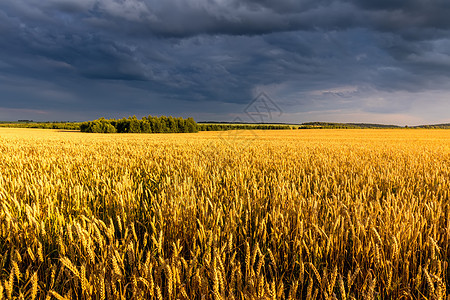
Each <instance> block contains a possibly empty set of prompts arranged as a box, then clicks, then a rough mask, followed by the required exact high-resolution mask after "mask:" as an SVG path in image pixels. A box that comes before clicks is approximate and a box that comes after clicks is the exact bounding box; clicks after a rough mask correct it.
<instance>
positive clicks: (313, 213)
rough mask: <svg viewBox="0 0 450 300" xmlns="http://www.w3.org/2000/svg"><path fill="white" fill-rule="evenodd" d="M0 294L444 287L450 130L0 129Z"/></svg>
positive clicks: (326, 294)
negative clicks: (92, 131)
mask: <svg viewBox="0 0 450 300" xmlns="http://www.w3.org/2000/svg"><path fill="white" fill-rule="evenodd" d="M0 150H1V151H0V153H1V159H0V203H1V205H0V207H1V210H0V224H1V229H0V270H1V272H0V299H393V298H398V299H450V297H449V294H448V293H449V290H450V286H449V285H450V279H449V278H450V277H449V272H448V262H449V257H450V249H449V237H450V203H449V191H450V131H448V130H412V129H410V130H408V129H403V130H402V129H400V130H393V129H389V130H370V129H366V130H356V129H355V130H283V131H230V132H221V133H219V132H200V133H192V134H88V133H79V132H64V131H55V130H39V129H14V128H1V129H0Z"/></svg>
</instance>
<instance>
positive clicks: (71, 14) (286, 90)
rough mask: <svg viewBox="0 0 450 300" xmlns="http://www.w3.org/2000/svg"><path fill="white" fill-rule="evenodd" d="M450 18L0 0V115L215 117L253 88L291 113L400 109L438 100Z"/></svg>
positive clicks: (342, 8) (428, 11)
mask: <svg viewBox="0 0 450 300" xmlns="http://www.w3.org/2000/svg"><path fill="white" fill-rule="evenodd" d="M449 15H450V2H448V1H443V0H428V1H425V0H409V1H406V0H404V1H400V0H389V1H387V0H381V1H380V0H377V1H375V0H371V1H369V0H315V1H313V0H303V1H297V0H280V1H269V0H264V1H256V0H246V1H237V0H222V1H221V0H190V1H182V0H170V1H159V0H147V1H143V0H48V1H38V0H15V1H12V0H7V1H4V2H2V3H1V4H0V35H1V37H2V38H1V39H0V92H1V93H2V98H1V100H0V117H1V116H2V115H1V109H2V108H4V109H8V111H9V112H10V111H15V110H14V109H21V108H33V109H35V110H39V111H40V110H44V111H45V110H48V111H51V110H54V111H58V112H60V113H63V112H64V115H70V111H73V112H75V111H76V112H77V116H83V113H86V112H89V113H88V114H85V115H86V118H92V117H93V116H94V117H95V116H101V115H103V114H105V112H106V113H110V114H119V113H120V112H124V113H125V112H127V113H128V112H130V113H131V114H134V113H136V114H138V113H140V112H142V114H148V113H168V114H169V113H172V112H173V111H183V112H186V113H189V112H193V113H195V112H198V111H202V109H204V110H205V111H204V112H205V114H208V113H210V114H212V115H214V116H216V117H217V116H218V117H219V118H220V114H222V115H223V116H225V117H223V118H225V119H226V118H227V116H228V115H229V114H232V113H233V110H236V109H239V108H236V107H238V105H239V104H242V105H245V104H246V103H248V101H250V100H251V98H252V97H253V96H254V95H255V93H257V92H258V91H259V90H269V92H272V93H273V94H274V96H275V97H276V98H278V101H279V102H280V103H279V104H280V105H283V104H284V105H289V106H290V107H291V108H292V109H293V110H295V109H299V110H306V111H323V110H330V111H331V110H339V109H341V110H342V109H351V108H355V109H359V110H361V111H367V112H377V113H381V112H383V110H384V112H385V113H392V112H401V111H402V110H404V111H406V110H408V109H410V105H411V103H412V101H410V102H408V100H397V102H396V103H395V105H390V106H389V107H387V106H385V105H383V103H385V102H386V101H388V100H386V99H387V97H389V95H390V94H393V93H397V92H405V93H419V92H423V91H427V90H442V91H443V92H445V91H447V90H448V87H447V85H446V82H447V81H448V79H449V77H450V71H449V70H450V50H449V49H450V47H449V46H450V42H449V38H450V37H449V32H450V18H448V16H449ZM376 95H383V96H379V97H378V96H376ZM382 98H383V99H382ZM364 99H366V100H364ZM367 99H369V100H367ZM373 99H375V100H373ZM377 99H378V100H377ZM404 99H408V97H406V96H405V97H404ZM367 101H372V102H370V103H371V104H367V103H368V102H367ZM377 101H379V102H377ZM173 103H176V105H177V107H174V104H173ZM376 103H378V104H376ZM225 104H226V105H225ZM214 107H218V108H217V109H215V108H214ZM55 115H56V112H55ZM55 118H56V117H55ZM77 118H79V117H77Z"/></svg>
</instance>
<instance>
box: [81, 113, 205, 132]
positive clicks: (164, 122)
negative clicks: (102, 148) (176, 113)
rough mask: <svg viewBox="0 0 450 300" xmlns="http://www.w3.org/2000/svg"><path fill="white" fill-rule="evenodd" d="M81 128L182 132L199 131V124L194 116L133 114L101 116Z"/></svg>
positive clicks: (84, 129)
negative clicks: (105, 117)
mask: <svg viewBox="0 0 450 300" xmlns="http://www.w3.org/2000/svg"><path fill="white" fill-rule="evenodd" d="M80 130H81V131H82V132H98V133H114V132H118V133H182V132H197V131H198V125H197V123H196V122H195V121H194V119H193V118H187V119H183V118H174V117H172V116H170V117H166V116H161V117H154V116H148V117H143V118H142V119H140V120H139V119H138V118H136V116H133V117H128V118H123V119H119V120H116V119H104V118H101V119H98V120H94V121H89V122H83V123H81V125H80Z"/></svg>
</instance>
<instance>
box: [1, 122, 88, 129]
mask: <svg viewBox="0 0 450 300" xmlns="http://www.w3.org/2000/svg"><path fill="white" fill-rule="evenodd" d="M80 125H81V123H76V122H27V123H26V122H1V123H0V127H10V128H41V129H63V130H80Z"/></svg>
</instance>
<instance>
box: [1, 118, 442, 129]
mask: <svg viewBox="0 0 450 300" xmlns="http://www.w3.org/2000/svg"><path fill="white" fill-rule="evenodd" d="M0 127H15V128H43V129H60V130H78V131H82V132H98V133H116V132H117V133H182V132H198V131H225V130H258V129H259V130H283V129H366V128H371V129H377V128H378V129H389V128H392V129H394V128H412V129H418V128H424V129H450V123H446V124H434V125H419V126H411V127H408V126H405V127H401V126H397V125H385V124H368V123H330V122H307V123H301V124H283V123H276V124H268V123H262V124H255V123H227V122H208V123H206V122H201V123H197V122H195V121H194V119H193V118H187V119H183V118H174V117H171V116H169V117H166V116H161V117H155V116H148V117H143V118H142V119H137V118H136V117H135V116H133V117H128V118H122V119H104V118H100V119H98V120H94V121H88V122H34V121H31V120H20V121H18V122H0Z"/></svg>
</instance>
